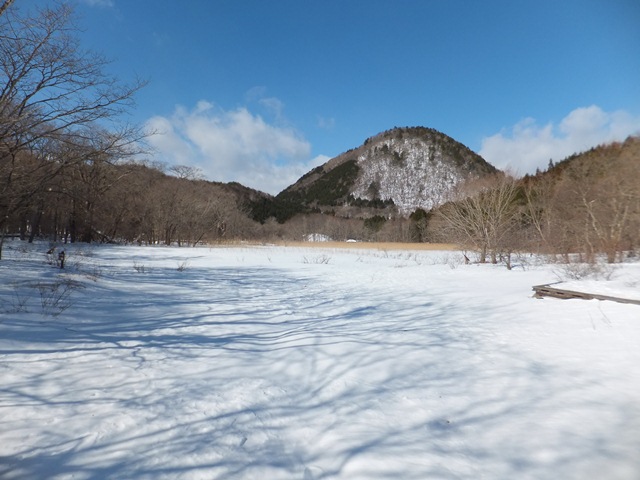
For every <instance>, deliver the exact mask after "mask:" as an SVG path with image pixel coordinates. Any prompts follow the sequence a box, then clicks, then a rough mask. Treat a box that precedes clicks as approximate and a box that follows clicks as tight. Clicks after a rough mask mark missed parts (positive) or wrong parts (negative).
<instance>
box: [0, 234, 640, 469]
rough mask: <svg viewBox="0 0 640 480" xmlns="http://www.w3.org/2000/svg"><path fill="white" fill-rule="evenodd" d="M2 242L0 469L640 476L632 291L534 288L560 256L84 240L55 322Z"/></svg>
mask: <svg viewBox="0 0 640 480" xmlns="http://www.w3.org/2000/svg"><path fill="white" fill-rule="evenodd" d="M9 245H10V246H11V243H9ZM7 253H8V254H7V255H6V257H8V259H3V260H2V262H0V279H2V280H3V283H2V285H3V286H2V287H1V288H0V295H2V297H0V298H2V299H3V301H4V304H3V305H5V313H2V314H0V374H1V377H0V378H1V380H2V382H1V384H0V478H3V479H40V478H51V479H72V478H73V479H122V478H127V479H173V478H179V479H211V478H219V479H260V480H263V479H265V478H269V479H301V480H311V479H324V478H326V479H329V478H332V479H333V478H344V479H359V478H362V479H390V478H403V479H425V478H433V479H436V478H437V479H478V478H487V479H513V478H518V479H548V478H563V479H584V478H608V479H614V480H627V479H629V480H631V479H637V478H639V477H640V459H639V457H638V451H640V379H639V376H640V374H638V373H637V371H638V368H637V366H638V365H639V364H640V348H639V347H640V307H638V306H635V305H622V304H615V303H611V302H598V301H581V300H566V301H562V300H554V299H545V300H537V299H533V298H532V295H531V294H532V292H531V286H532V285H535V284H540V283H548V282H550V281H553V280H554V279H553V277H552V275H551V274H550V269H549V268H547V267H542V266H539V267H531V268H528V269H526V270H525V269H516V270H514V271H511V272H508V271H507V270H506V269H504V268H503V267H495V266H489V265H487V266H476V265H470V266H465V265H458V263H456V261H457V260H456V261H454V260H453V259H455V257H456V254H455V253H453V252H448V253H444V252H415V253H411V252H384V251H364V250H363V251H357V250H353V251H346V250H345V251H337V250H327V251H326V252H323V251H322V250H318V249H297V248H283V247H254V248H241V247H236V248H214V249H208V248H201V249H186V248H183V249H178V248H152V247H100V248H93V249H87V250H86V251H83V250H81V249H79V250H77V251H75V252H73V251H69V252H68V258H69V259H68V264H69V265H70V266H73V265H74V264H73V260H74V259H75V260H76V264H75V269H74V268H70V269H68V270H67V271H66V272H65V273H64V275H66V276H67V277H72V278H74V279H76V280H77V281H79V282H82V284H83V287H84V288H82V289H79V290H78V291H74V292H73V295H74V297H73V304H72V305H71V306H70V308H69V309H67V310H65V311H64V312H63V313H61V314H60V315H59V316H56V317H52V316H45V315H42V314H41V313H40V312H38V311H37V302H36V301H37V299H33V298H32V299H31V301H32V302H31V303H30V304H27V306H26V307H25V309H26V310H27V311H26V312H10V311H7V310H8V309H7V308H6V307H7V306H10V305H11V304H12V303H11V302H12V301H13V302H14V303H15V300H12V298H13V299H15V298H16V297H17V295H16V293H15V292H17V291H19V290H18V288H19V287H16V286H15V285H20V284H19V283H18V284H16V282H18V281H27V280H33V279H36V278H40V279H41V278H56V276H57V275H59V272H58V271H57V270H55V269H53V268H52V267H50V266H48V265H46V264H44V262H43V261H42V258H40V257H38V256H36V255H35V254H33V255H26V254H20V253H18V250H17V249H14V250H12V249H11V248H9V249H8V252H7ZM21 255H22V256H21ZM319 255H325V259H326V257H329V258H330V260H329V263H328V264H324V263H322V262H321V261H317V262H314V259H315V258H319V257H318V256H319ZM185 259H187V260H188V267H187V268H186V270H184V271H181V272H180V271H178V269H177V266H178V265H180V263H181V262H184V261H185ZM134 262H136V265H137V266H138V269H139V270H140V266H141V265H144V273H142V272H139V271H136V269H135V268H134V267H133V264H134ZM25 265H29V267H26V268H25ZM452 266H455V267H456V268H451V267H452ZM89 267H90V268H89ZM632 267H635V265H632V266H631V267H630V268H632ZM91 269H93V270H92V271H94V272H95V271H98V270H99V275H98V276H97V280H95V281H93V280H90V279H88V277H87V276H86V275H83V274H82V272H83V271H87V270H91ZM635 271H636V272H637V270H635ZM25 295H26V294H25Z"/></svg>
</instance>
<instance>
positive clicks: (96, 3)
mask: <svg viewBox="0 0 640 480" xmlns="http://www.w3.org/2000/svg"><path fill="white" fill-rule="evenodd" d="M80 2H81V3H84V4H85V5H89V6H90V7H113V6H115V2H114V0H80Z"/></svg>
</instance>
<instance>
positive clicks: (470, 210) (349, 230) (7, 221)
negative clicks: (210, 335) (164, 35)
mask: <svg viewBox="0 0 640 480" xmlns="http://www.w3.org/2000/svg"><path fill="white" fill-rule="evenodd" d="M12 3H13V2H12V1H5V2H3V3H1V4H0V32H2V33H0V257H1V254H2V245H3V242H4V239H5V236H6V234H7V233H11V234H15V235H18V236H19V237H20V238H21V239H23V240H27V241H33V240H34V239H35V238H36V237H39V236H42V237H45V238H48V239H50V240H52V241H63V242H78V241H82V242H96V241H99V242H115V241H117V242H137V243H149V244H154V243H164V244H167V245H170V244H179V245H195V244H198V243H200V242H211V241H219V240H225V239H243V240H246V239H254V240H263V241H271V240H285V241H293V240H297V241H299V240H304V239H305V238H308V237H309V236H311V235H314V234H322V235H325V236H327V237H330V238H332V239H335V240H347V239H355V240H362V241H390V242H448V243H456V244H458V245H460V246H461V247H462V248H464V249H467V250H469V251H474V252H477V256H478V260H479V261H480V262H487V261H490V262H499V261H505V262H506V263H507V265H508V266H510V263H511V260H510V259H511V255H512V254H513V253H514V252H520V251H527V252H539V253H545V254H549V255H555V256H557V257H558V258H560V259H563V260H564V261H568V260H570V258H571V256H572V254H576V255H578V258H579V259H580V260H583V261H588V262H592V261H595V259H596V258H597V257H599V256H600V255H603V256H604V257H605V258H606V259H607V261H609V262H615V261H619V260H621V259H622V258H623V257H624V255H625V253H629V252H634V251H636V249H637V248H638V241H639V239H640V181H639V180H640V139H639V138H636V137H630V138H629V139H627V140H626V141H625V142H623V143H616V144H611V145H606V146H600V147H597V148H594V149H592V150H590V151H589V152H585V153H584V154H580V155H576V156H573V157H570V158H568V159H566V160H565V161H563V162H560V163H558V164H557V165H553V164H550V168H549V169H548V170H547V171H545V172H537V174H536V175H535V176H526V177H524V178H521V179H517V178H515V177H513V176H510V175H506V174H503V173H497V174H494V175H486V176H484V177H482V178H481V179H479V180H475V181H473V182H468V183H466V184H464V185H461V186H459V187H458V188H457V190H456V191H454V192H453V193H452V195H451V198H450V201H449V202H448V203H446V204H445V205H442V206H440V207H438V208H436V209H434V210H432V211H430V212H425V211H424V210H421V209H418V210H416V211H415V212H414V213H413V214H411V215H410V216H409V217H408V218H402V217H400V216H398V215H397V212H396V211H395V208H394V205H393V203H392V202H391V203H383V204H381V205H377V204H370V203H366V202H362V201H358V199H354V198H353V197H349V196H348V195H347V194H348V192H346V191H342V190H340V191H338V192H337V193H336V191H335V190H336V189H337V188H339V187H340V188H343V187H344V185H343V183H344V182H342V183H341V184H340V185H337V184H336V185H333V183H336V182H333V181H332V179H331V177H328V178H327V179H326V181H325V182H324V183H322V184H321V185H319V186H318V187H317V188H319V189H320V190H321V191H319V192H311V193H313V194H314V195H315V196H314V197H313V198H315V197H316V196H319V195H333V196H334V197H336V196H344V197H345V198H347V203H346V204H345V205H342V207H344V208H342V210H341V212H342V214H343V216H338V215H336V213H335V212H332V211H331V209H329V210H326V211H322V213H320V211H319V210H317V211H316V210H314V209H313V208H310V207H309V205H306V204H305V202H304V198H302V197H301V198H297V197H295V196H291V198H289V197H287V196H286V192H285V193H283V194H281V195H280V196H279V197H276V198H275V199H274V198H273V197H268V196H266V195H265V194H261V193H260V192H255V191H251V190H250V189H247V188H245V187H242V186H240V185H238V184H221V183H216V182H208V181H205V180H204V179H202V176H201V175H200V173H199V171H198V170H197V169H195V168H192V167H187V166H173V167H170V168H168V167H166V166H163V165H160V164H157V163H154V162H152V161H149V160H148V157H149V156H150V155H149V152H147V151H146V147H145V143H144V140H145V137H146V135H147V134H148V132H144V131H143V130H142V129H141V128H139V127H137V126H135V125H130V124H128V123H126V121H123V119H124V118H126V114H127V113H130V111H131V109H132V108H133V107H134V103H133V100H134V96H135V94H136V93H137V92H138V91H139V90H140V89H141V88H143V87H144V85H145V82H144V81H141V80H134V81H133V82H132V83H129V84H126V83H123V82H121V81H120V79H118V78H114V77H112V76H110V75H108V74H107V73H106V70H107V66H108V64H109V62H108V61H107V60H106V59H105V58H104V57H102V56H101V55H99V54H97V53H95V52H91V51H87V50H84V49H83V48H82V47H81V45H80V43H79V41H78V36H77V33H78V32H77V31H76V30H75V29H74V25H73V11H72V9H71V7H69V6H68V5H67V4H56V5H55V6H54V7H51V8H44V9H42V10H39V11H36V12H34V13H24V14H23V13H22V12H21V11H19V10H17V9H16V8H15V5H12ZM345 165H346V167H345V168H347V167H348V168H349V169H350V170H349V171H348V172H347V173H349V174H350V175H354V174H355V173H357V170H356V169H357V166H355V164H351V163H348V162H347V164H345ZM338 194H339V195H338ZM294 197H295V198H294ZM332 198H333V197H332Z"/></svg>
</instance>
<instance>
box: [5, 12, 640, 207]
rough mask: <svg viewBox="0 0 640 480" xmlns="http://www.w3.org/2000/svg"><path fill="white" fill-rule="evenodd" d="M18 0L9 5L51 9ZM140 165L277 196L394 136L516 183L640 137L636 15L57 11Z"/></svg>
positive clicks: (639, 48)
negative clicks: (444, 148) (143, 128)
mask: <svg viewBox="0 0 640 480" xmlns="http://www.w3.org/2000/svg"><path fill="white" fill-rule="evenodd" d="M49 3H51V2H47V1H44V0H16V4H17V5H22V6H23V7H29V6H31V5H43V4H49ZM72 3H74V4H75V5H76V7H77V8H76V11H77V13H78V14H79V16H80V21H79V25H80V26H81V27H82V28H83V29H84V33H83V35H82V40H83V44H84V46H86V47H87V48H91V49H94V50H97V51H100V52H102V53H104V54H106V55H107V56H108V57H110V58H112V59H113V60H114V61H113V63H112V65H111V68H112V70H113V72H114V73H116V74H117V75H118V76H119V77H120V78H121V79H123V80H125V81H126V80H128V79H132V78H134V76H135V75H138V76H139V77H142V78H145V79H148V80H149V85H148V86H147V87H146V88H145V89H144V90H143V91H141V92H140V93H139V94H138V96H137V97H136V99H137V107H136V109H135V111H134V112H133V120H134V121H136V122H140V123H145V124H147V125H148V126H149V128H152V129H153V130H154V131H155V132H157V133H156V135H154V136H153V137H151V138H150V143H151V145H152V146H153V147H154V148H155V151H156V153H155V158H156V159H157V160H160V161H164V162H167V163H168V164H186V165H192V166H197V167H199V168H201V169H202V171H203V172H204V173H205V175H206V177H207V178H208V179H210V180H216V181H225V182H226V181H239V182H240V183H242V184H244V185H247V186H250V187H253V188H257V189H260V190H263V191H266V192H269V193H273V194H275V193H277V192H279V191H280V190H282V189H283V188H285V187H286V186H288V185H290V184H291V183H293V182H294V181H295V180H297V179H298V178H299V177H300V176H301V175H302V174H304V173H306V172H307V171H308V170H310V169H311V168H313V167H315V166H317V165H319V164H322V163H324V162H325V161H326V160H328V159H329V158H331V157H334V156H336V155H338V154H340V153H342V152H343V151H345V150H348V149H350V148H355V147H358V146H359V145H361V144H362V143H363V141H364V140H365V139H366V138H368V137H370V136H372V135H375V134H377V133H379V132H381V131H384V130H387V129H390V128H393V127H394V126H418V125H420V126H425V127H432V128H435V129H438V130H440V131H442V132H444V133H446V134H447V135H450V136H451V137H453V138H454V139H456V140H458V141H460V142H462V143H464V144H465V145H467V146H468V147H469V148H471V149H472V150H474V151H476V152H478V153H480V154H481V155H483V156H484V157H485V158H486V159H487V160H488V161H489V162H491V163H492V164H494V165H495V166H497V167H499V168H510V169H512V170H513V171H515V172H516V173H519V174H524V173H528V172H532V171H535V168H536V167H541V168H544V167H546V165H547V164H548V161H549V159H550V158H553V159H554V160H561V159H562V158H564V157H566V156H567V155H570V154H571V153H573V152H575V151H582V150H585V149H588V148H590V147H591V146H594V145H597V144H599V143H603V142H608V141H611V140H622V139H624V138H626V136H628V135H629V134H638V133H640V54H639V53H638V52H640V28H639V27H638V25H640V2H638V1H637V0H562V1H558V0H535V1H532V0H483V1H480V0H437V1H436V0H395V1H391V0H367V1H364V0H361V1H355V0H352V1H349V0H322V1H320V0H318V1H312V0H309V1H302V0H273V1H267V0H244V1H241V0H188V1H187V0H185V1H182V2H175V1H167V0H73V2H72Z"/></svg>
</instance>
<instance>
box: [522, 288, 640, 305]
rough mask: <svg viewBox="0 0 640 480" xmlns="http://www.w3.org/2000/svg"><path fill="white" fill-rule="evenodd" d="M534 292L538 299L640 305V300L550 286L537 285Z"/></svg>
mask: <svg viewBox="0 0 640 480" xmlns="http://www.w3.org/2000/svg"><path fill="white" fill-rule="evenodd" d="M533 291H534V292H536V293H535V295H534V296H535V297H536V298H543V297H553V298H561V299H565V300H566V299H569V298H579V299H582V300H610V301H612V302H618V303H631V304H634V305H640V300H632V299H630V298H620V297H612V296H609V295H599V294H597V293H584V292H576V291H573V290H564V289H562V288H555V287H552V286H550V284H547V285H536V286H534V287H533Z"/></svg>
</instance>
